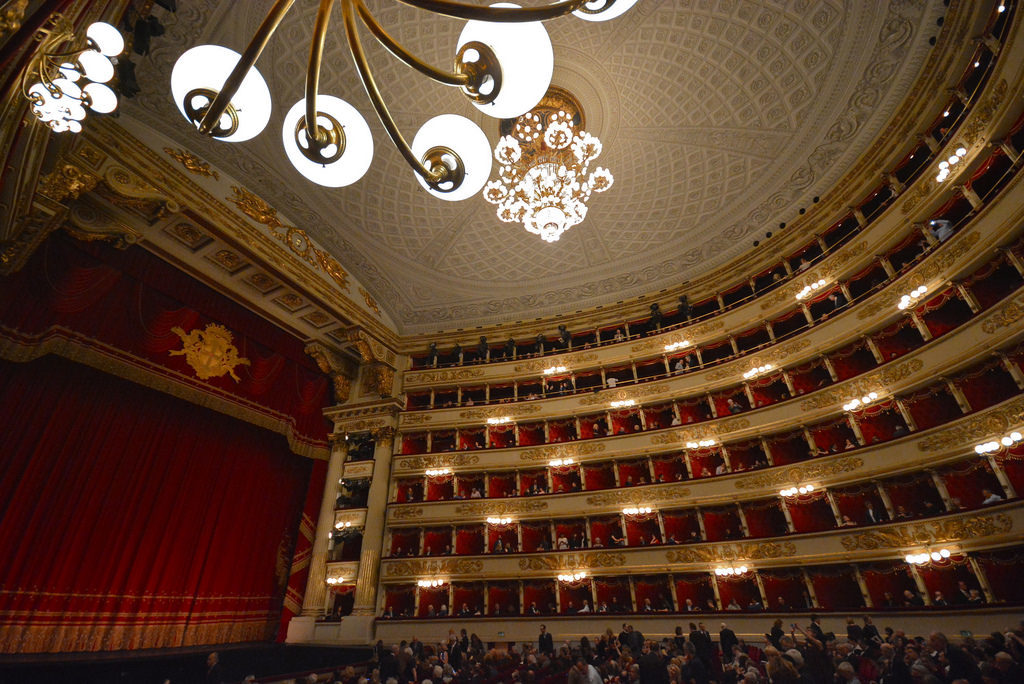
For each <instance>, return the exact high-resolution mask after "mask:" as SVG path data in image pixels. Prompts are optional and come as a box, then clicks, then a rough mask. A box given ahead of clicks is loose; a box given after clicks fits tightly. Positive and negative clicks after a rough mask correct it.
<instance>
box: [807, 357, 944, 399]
mask: <svg viewBox="0 0 1024 684" xmlns="http://www.w3.org/2000/svg"><path fill="white" fill-rule="evenodd" d="M922 368H924V361H922V360H921V359H911V360H909V361H904V362H903V363H897V364H894V365H892V366H891V367H887V368H884V369H882V370H880V371H876V372H874V373H868V374H867V375H865V376H864V377H862V378H857V379H854V380H851V381H849V382H844V383H842V384H840V385H837V386H835V387H830V388H829V389H826V390H823V391H819V392H815V393H814V394H812V395H811V396H809V397H808V398H807V399H804V400H803V401H801V402H800V410H801V411H813V410H815V409H821V408H827V407H829V406H839V405H841V404H843V403H844V402H847V401H849V400H850V399H851V398H852V397H860V396H864V395H865V394H867V393H868V392H879V391H883V390H885V391H891V389H892V386H893V385H894V384H896V383H897V382H900V381H901V380H905V379H907V378H909V377H910V376H912V375H913V374H914V373H917V372H918V371H920V370H921V369H922Z"/></svg>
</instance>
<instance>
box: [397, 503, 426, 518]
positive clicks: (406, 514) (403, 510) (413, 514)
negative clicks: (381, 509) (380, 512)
mask: <svg viewBox="0 0 1024 684" xmlns="http://www.w3.org/2000/svg"><path fill="white" fill-rule="evenodd" d="M422 517H423V507H422V506H400V507H397V508H392V509H391V519H392V520H412V519H414V518H422Z"/></svg>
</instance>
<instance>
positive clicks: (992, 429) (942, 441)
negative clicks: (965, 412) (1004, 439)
mask: <svg viewBox="0 0 1024 684" xmlns="http://www.w3.org/2000/svg"><path fill="white" fill-rule="evenodd" d="M1022 413H1024V397H1017V398H1015V399H1012V400H1010V402H1009V403H1008V404H1006V405H1005V406H1001V407H1000V408H998V409H995V410H992V411H987V412H985V413H983V414H981V415H978V416H971V417H970V418H966V419H964V420H962V421H961V422H959V423H957V424H956V425H952V426H950V427H948V428H945V429H943V430H940V431H939V432H938V433H936V434H934V435H932V436H931V437H926V438H925V439H922V440H921V441H920V442H918V443H917V448H918V450H919V451H944V450H946V449H949V448H951V447H967V446H970V445H972V444H974V443H976V442H980V441H982V440H984V439H986V438H989V437H992V436H993V435H1000V434H1002V433H1005V432H1007V431H1008V430H1010V429H1011V428H1016V427H1018V426H1019V425H1020V422H1021V414H1022Z"/></svg>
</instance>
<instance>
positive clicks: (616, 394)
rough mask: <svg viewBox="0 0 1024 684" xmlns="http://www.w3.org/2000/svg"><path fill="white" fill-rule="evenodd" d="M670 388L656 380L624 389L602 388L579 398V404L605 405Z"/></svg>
mask: <svg viewBox="0 0 1024 684" xmlns="http://www.w3.org/2000/svg"><path fill="white" fill-rule="evenodd" d="M670 389H671V387H670V385H669V384H668V383H666V382H658V383H654V384H647V385H636V386H634V387H629V388H625V389H617V390H614V391H611V392H609V391H608V390H604V391H602V392H598V393H597V394H590V395H587V396H585V397H583V398H582V399H580V401H579V404H580V406H596V405H598V404H604V405H607V404H608V403H609V402H612V401H627V400H629V399H633V400H637V401H639V400H642V399H644V398H646V397H650V396H654V395H658V394H663V393H665V392H668V391H669V390H670Z"/></svg>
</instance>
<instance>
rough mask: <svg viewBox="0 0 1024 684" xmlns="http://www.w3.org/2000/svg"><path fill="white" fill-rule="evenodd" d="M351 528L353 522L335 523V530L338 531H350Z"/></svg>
mask: <svg viewBox="0 0 1024 684" xmlns="http://www.w3.org/2000/svg"><path fill="white" fill-rule="evenodd" d="M350 527H352V522H351V521H348V522H337V523H334V529H336V530H345V529H348V528H350Z"/></svg>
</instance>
